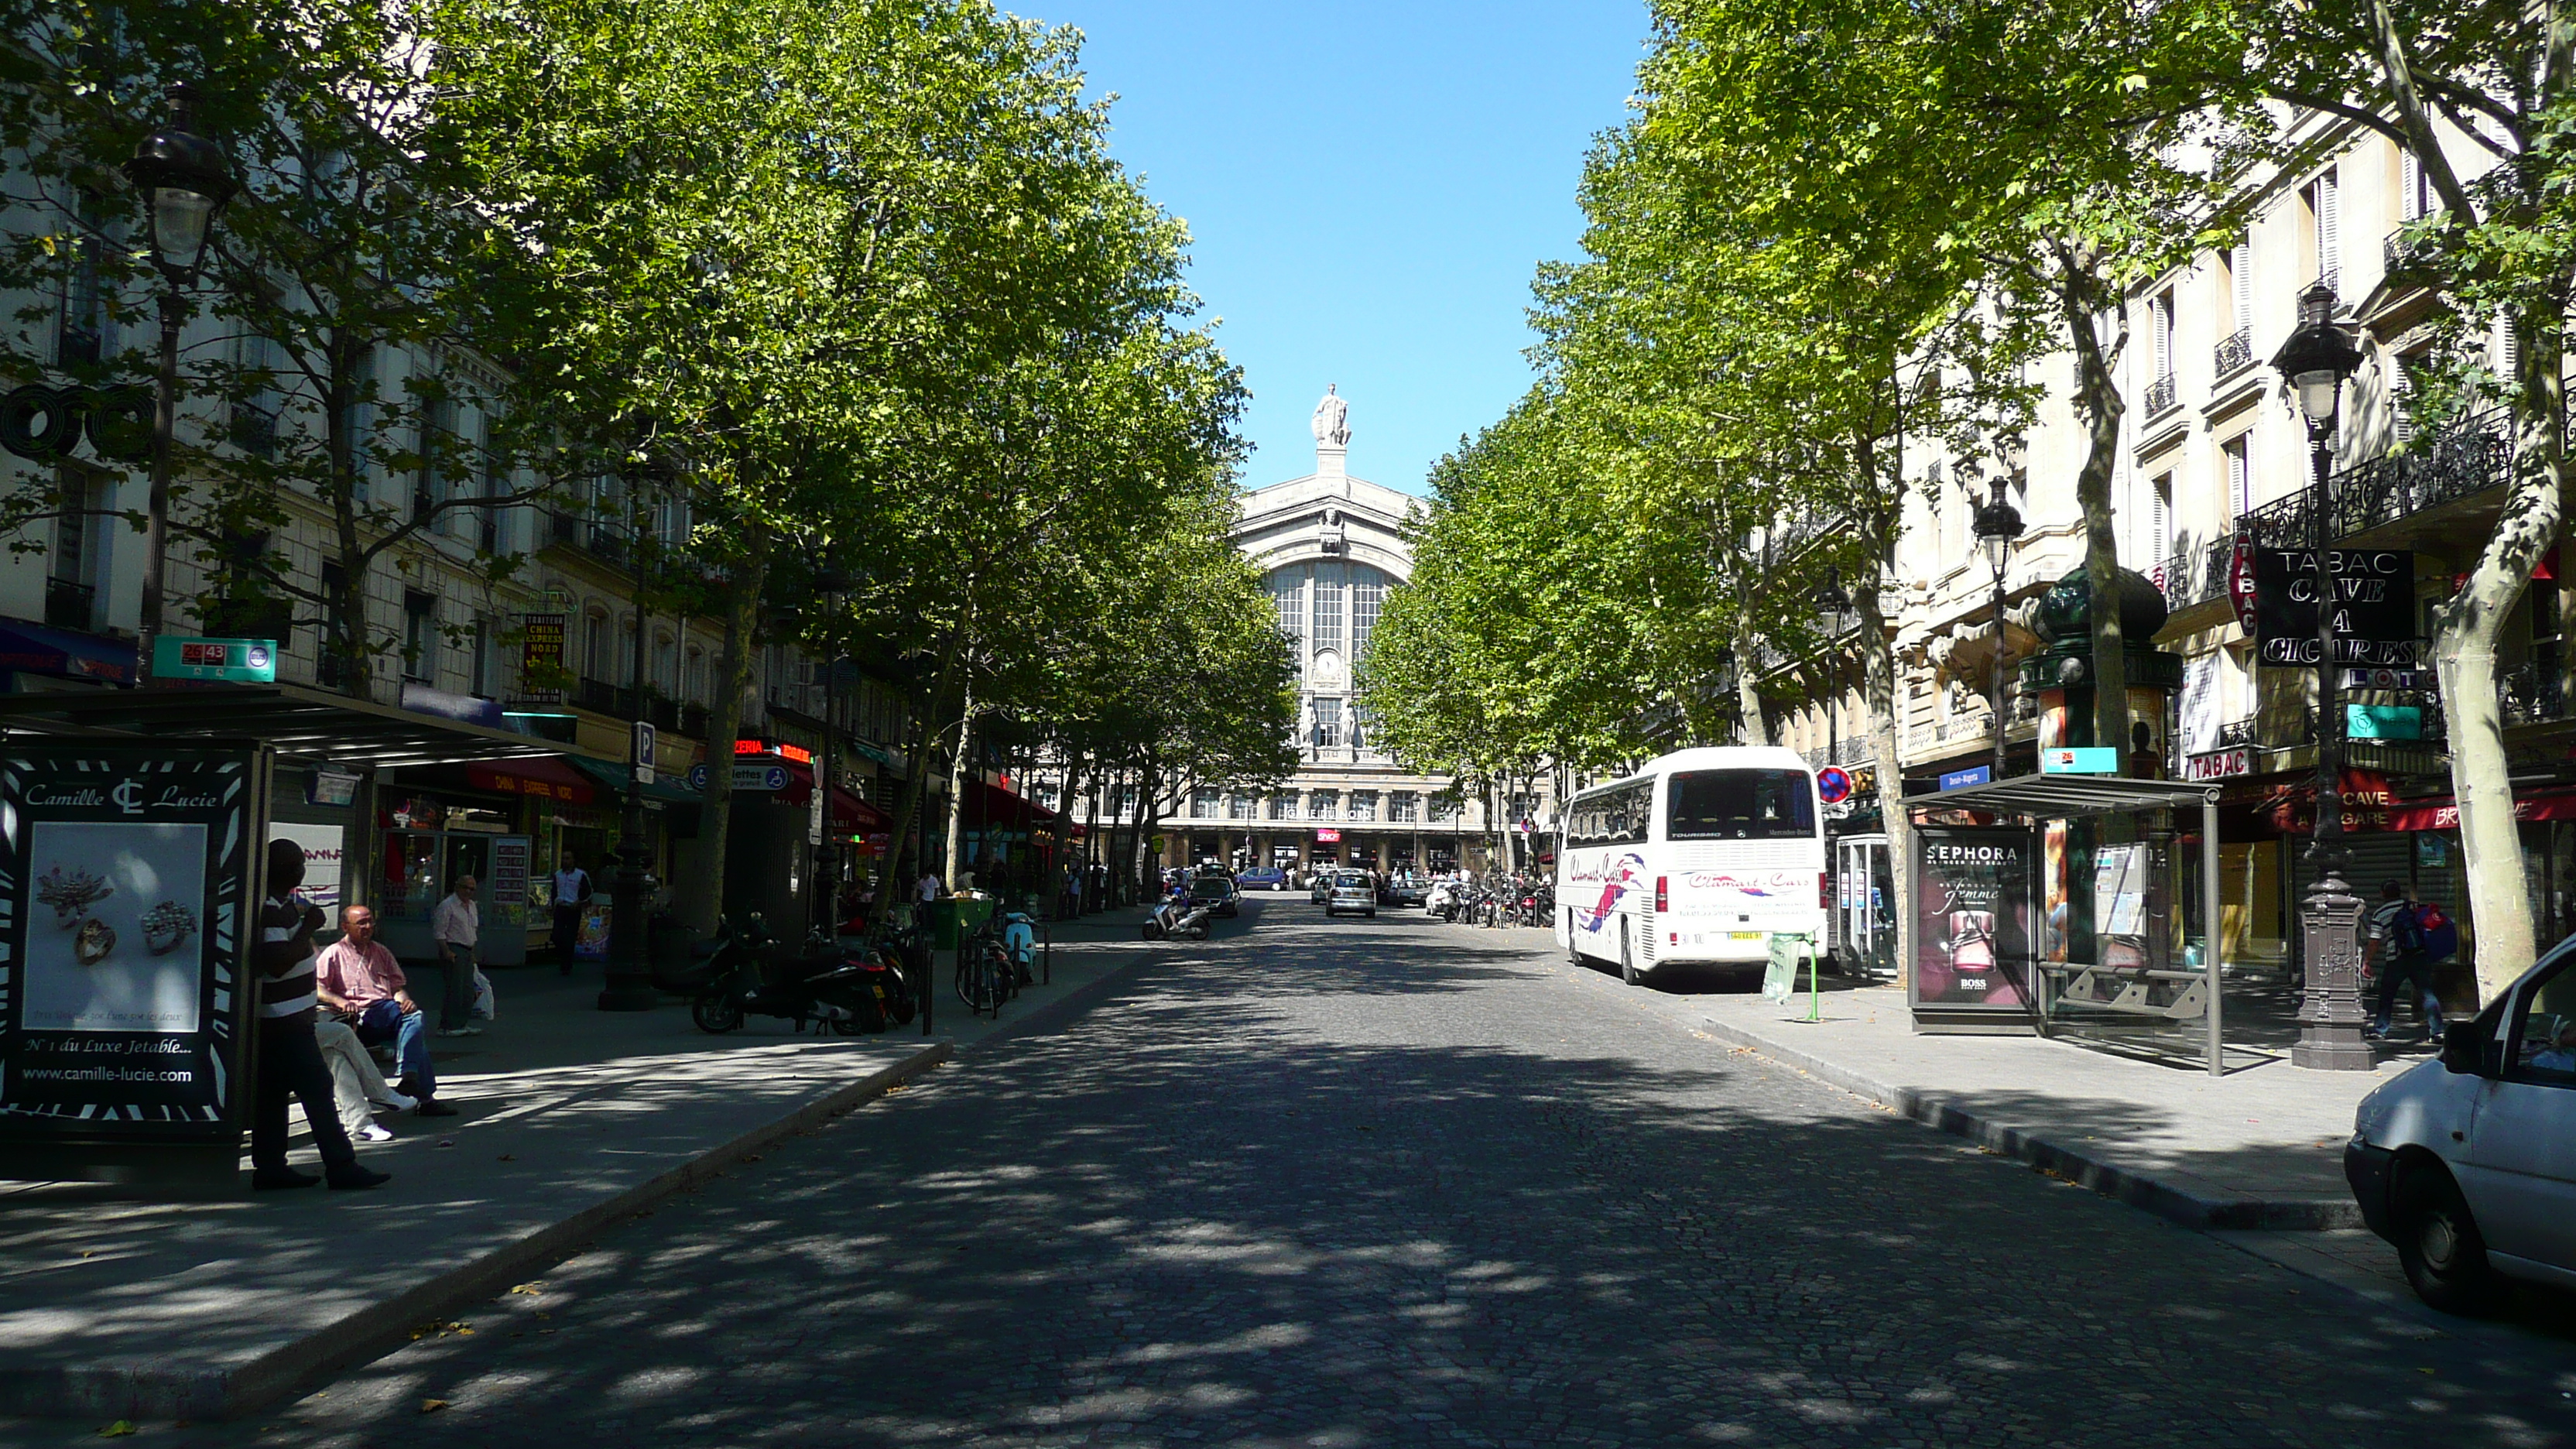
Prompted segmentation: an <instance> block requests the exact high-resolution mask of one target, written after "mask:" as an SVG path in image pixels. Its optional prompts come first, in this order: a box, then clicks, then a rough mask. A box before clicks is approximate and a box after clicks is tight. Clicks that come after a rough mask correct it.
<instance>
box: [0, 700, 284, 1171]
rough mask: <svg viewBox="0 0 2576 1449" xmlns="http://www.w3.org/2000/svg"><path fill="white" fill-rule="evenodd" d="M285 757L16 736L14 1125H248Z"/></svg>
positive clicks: (4, 880) (115, 1136) (244, 748)
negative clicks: (248, 1022)
mask: <svg viewBox="0 0 2576 1449" xmlns="http://www.w3.org/2000/svg"><path fill="white" fill-rule="evenodd" d="M268 771H269V764H268V758H267V754H266V752H265V751H264V750H263V749H261V748H260V747H259V746H257V745H252V744H241V745H227V744H217V745H207V746H199V747H188V748H170V747H160V746H149V747H147V746H130V747H129V746H111V745H100V744H77V743H64V744H60V745H46V746H35V747H17V748H12V749H10V750H7V751H5V752H0V805H5V806H6V807H7V808H6V811H5V814H0V890H5V891H6V892H7V893H8V900H9V905H10V907H11V909H10V915H9V919H8V921H7V923H6V924H5V926H0V1043H5V1046H0V1136H5V1137H7V1138H11V1139H16V1140H20V1141H25V1140H28V1139H31V1138H32V1139H52V1140H59V1141H102V1140H105V1141H117V1140H123V1141H132V1140H159V1141H188V1140H208V1139H216V1138H222V1137H226V1136H229V1135H230V1134H233V1133H235V1132H237V1131H238V1129H239V1126H240V1123H241V1121H242V1119H243V1117H244V1115H245V1112H244V1109H245V1107H246V1105H247V1102H246V1097H247V1094H246V1092H245V1091H244V1087H245V1083H244V1081H243V1077H242V1069H243V1067H244V1063H243V1061H242V1060H241V1054H240V1049H239V1043H240V1041H241V1028H242V1026H243V1024H244V1019H245V1015H246V1002H247V999H248V998H249V997H250V996H252V995H254V994H255V993H253V992H251V991H247V990H244V989H242V981H243V977H244V972H245V971H246V969H247V964H248V960H247V953H246V948H245V945H244V934H245V932H244V924H245V922H246V921H248V920H250V919H252V914H251V913H252V907H253V906H254V901H253V897H252V891H253V890H254V889H255V888H256V887H255V880H254V852H253V850H252V848H251V846H252V843H253V842H256V841H260V840H262V839H264V836H263V834H262V832H261V826H262V824H263V817H264V815H265V804H266V801H267V799H268V788H269V781H268Z"/></svg>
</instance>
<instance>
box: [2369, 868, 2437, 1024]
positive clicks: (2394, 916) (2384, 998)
mask: <svg viewBox="0 0 2576 1449" xmlns="http://www.w3.org/2000/svg"><path fill="white" fill-rule="evenodd" d="M2427 909H2429V908H2427V907H2421V906H2418V905H2416V904H2415V903H2414V902H2412V901H2410V900H2408V899H2406V887H2405V886H2403V885H2401V884H2399V883H2398V882H2396V881H2393V880H2392V881H2389V882H2388V883H2386V884H2385V885H2382V886H2381V887H2380V888H2379V905H2378V908H2377V909H2375V910H2373V911H2372V912H2371V913H2370V939H2371V940H2372V941H2373V942H2374V943H2376V944H2377V946H2378V948H2379V1011H2378V1014H2377V1015H2376V1016H2375V1017H2374V1018H2373V1019H2372V1022H2371V1027H2370V1035H2371V1036H2372V1037H2373V1038H2374V1039H2384V1038H2386V1037H2387V1035H2388V1032H2389V1028H2390V1026H2391V1025H2392V1024H2393V1023H2394V1021H2395V1019H2396V1014H2397V988H2398V985H2399V983H2401V982H2406V981H2412V982H2414V983H2415V989H2416V990H2417V991H2418V992H2420V993H2421V996H2420V1000H2421V1001H2422V1003H2423V1007H2424V1034H2425V1037H2426V1039H2428V1040H2431V1039H2435V1038H2438V1037H2440V1036H2441V1034H2442V998H2441V997H2440V996H2438V995H2436V994H2435V993H2434V990H2433V964H2434V962H2435V961H2436V960H2437V959H2438V958H2437V957H2436V956H2435V955H2434V954H2433V953H2432V952H2431V951H2430V950H2428V949H2427V942H2426V939H2425V930H2424V913H2425V911H2426V910H2427ZM2436 914H2437V915H2438V914H2439V913H2438V912H2436ZM2445 924H2446V925H2447V922H2446V923H2445ZM2454 939H2455V940H2456V938H2454ZM2452 949H2454V950H2456V949H2457V947H2456V945H2454V946H2453V947H2452ZM2442 954H2443V955H2448V954H2450V952H2449V951H2445V952H2443V953H2442Z"/></svg>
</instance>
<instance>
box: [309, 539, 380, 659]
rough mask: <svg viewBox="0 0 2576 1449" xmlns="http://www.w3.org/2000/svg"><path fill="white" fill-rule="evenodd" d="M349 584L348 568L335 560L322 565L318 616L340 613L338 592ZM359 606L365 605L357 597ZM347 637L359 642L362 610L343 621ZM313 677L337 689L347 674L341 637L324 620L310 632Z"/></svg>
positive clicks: (362, 635)
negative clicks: (322, 623)
mask: <svg viewBox="0 0 2576 1449" xmlns="http://www.w3.org/2000/svg"><path fill="white" fill-rule="evenodd" d="M348 586H349V575H348V572H347V571H346V570H344V569H342V568H341V567H340V566H339V565H338V564H336V563H330V562H325V563H324V564H323V565H322V616H323V618H324V619H325V620H329V619H335V618H338V617H340V612H341V610H340V593H341V591H342V590H343V589H346V588H347V587H348ZM359 607H360V608H361V609H362V610H363V609H364V607H365V605H364V602H363V601H361V603H360V606H359ZM343 627H345V628H346V629H347V631H348V634H347V637H348V638H349V639H350V640H353V641H357V642H359V643H360V644H362V645H363V643H364V641H365V639H366V637H367V625H366V620H365V618H364V617H363V614H362V616H361V617H359V618H355V619H350V620H347V621H345V623H344V625H343ZM313 642H314V649H313V681H314V682H315V683H316V684H319V685H321V686H322V687H323V688H324V689H338V688H340V687H341V686H342V683H343V681H345V680H346V679H347V678H348V667H349V661H348V660H347V659H346V658H344V657H343V656H342V655H341V652H340V650H341V648H342V644H341V639H340V638H339V636H338V635H337V634H336V633H335V631H334V630H333V629H332V628H331V627H330V625H329V624H328V623H327V622H326V623H325V624H324V625H323V627H321V628H320V629H317V630H315V631H314V635H313Z"/></svg>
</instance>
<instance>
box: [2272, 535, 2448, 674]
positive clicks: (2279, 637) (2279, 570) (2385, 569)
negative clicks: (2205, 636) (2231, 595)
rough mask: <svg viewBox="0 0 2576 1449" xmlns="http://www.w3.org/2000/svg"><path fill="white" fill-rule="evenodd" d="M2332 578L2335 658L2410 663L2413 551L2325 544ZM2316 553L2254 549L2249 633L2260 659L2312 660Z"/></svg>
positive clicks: (2367, 663)
mask: <svg viewBox="0 0 2576 1449" xmlns="http://www.w3.org/2000/svg"><path fill="white" fill-rule="evenodd" d="M2325 559H2326V572H2327V574H2328V575H2329V576H2330V577H2331V578H2332V580H2333V582H2334V597H2333V599H2332V601H2331V605H2330V608H2331V613H2330V617H2329V620H2328V622H2329V623H2330V624H2331V625H2332V626H2333V631H2334V648H2335V662H2336V663H2337V664H2341V665H2345V666H2347V667H2352V668H2362V669H2404V668H2408V667H2410V666H2412V665H2413V664H2414V663H2415V641H2416V636H2417V633H2418V632H2419V631H2418V629H2417V627H2416V622H2415V555H2414V553H2413V552H2412V551H2410V550H2407V549H2402V548H2370V549H2327V550H2325ZM2317 583H2318V580H2317V550H2315V549H2292V548H2263V549H2256V550H2255V551H2254V624H2255V638H2256V640H2257V641H2258V643H2259V646H2260V650H2261V659H2262V662H2263V663H2264V664H2267V665H2271V666H2274V667H2278V668H2310V669H2313V668H2315V667H2316V663H2317V594H2318V588H2317Z"/></svg>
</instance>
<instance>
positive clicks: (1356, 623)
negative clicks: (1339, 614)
mask: <svg viewBox="0 0 2576 1449" xmlns="http://www.w3.org/2000/svg"><path fill="white" fill-rule="evenodd" d="M1385 602H1386V576H1385V575H1384V574H1381V573H1379V572H1378V571H1377V570H1375V569H1371V568H1361V567H1358V566H1356V565H1354V566H1353V567H1352V569H1351V659H1352V661H1353V662H1354V663H1356V662H1357V661H1358V660H1359V659H1360V658H1361V657H1362V656H1363V655H1365V654H1367V653H1368V642H1369V634H1370V633H1371V632H1372V631H1374V630H1375V629H1376V628H1377V611H1378V606H1379V605H1381V604H1383V603H1385Z"/></svg>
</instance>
